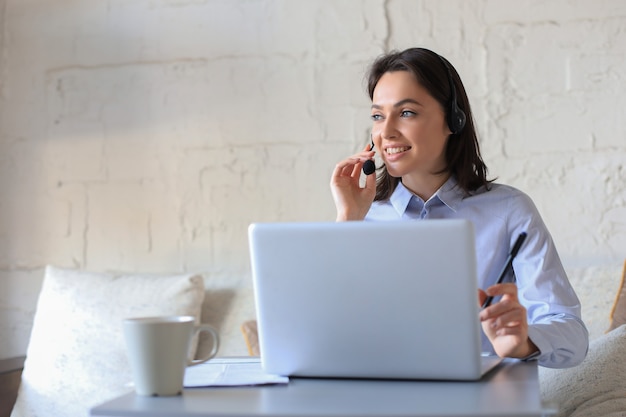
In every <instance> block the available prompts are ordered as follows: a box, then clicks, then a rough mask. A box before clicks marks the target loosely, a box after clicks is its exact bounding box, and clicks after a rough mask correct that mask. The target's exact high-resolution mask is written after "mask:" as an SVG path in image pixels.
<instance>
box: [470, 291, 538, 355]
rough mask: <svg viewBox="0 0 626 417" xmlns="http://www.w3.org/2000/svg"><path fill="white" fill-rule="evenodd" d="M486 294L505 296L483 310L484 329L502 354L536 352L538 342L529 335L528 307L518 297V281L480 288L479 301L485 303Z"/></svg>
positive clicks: (499, 353) (497, 351) (498, 353)
mask: <svg viewBox="0 0 626 417" xmlns="http://www.w3.org/2000/svg"><path fill="white" fill-rule="evenodd" d="M487 296H492V297H497V296H502V298H501V299H500V301H499V302H497V303H494V304H491V305H490V306H488V307H487V308H485V309H483V310H482V311H481V312H480V315H479V317H480V321H481V324H482V327H483V331H484V332H485V334H486V335H487V337H488V338H489V340H490V341H491V344H492V345H493V348H494V350H495V351H496V354H497V355H498V356H500V357H503V358H504V357H508V358H525V357H527V356H529V355H531V354H532V353H534V352H536V351H537V350H538V349H537V346H535V344H534V343H533V342H532V341H531V340H530V339H529V338H528V320H527V318H526V308H525V307H524V306H523V305H521V304H520V302H519V299H518V297H517V285H515V284H511V283H507V284H496V285H493V286H491V287H489V288H487V290H486V291H483V290H480V289H479V290H478V301H479V303H480V305H481V306H482V305H483V303H484V301H485V299H486V298H487Z"/></svg>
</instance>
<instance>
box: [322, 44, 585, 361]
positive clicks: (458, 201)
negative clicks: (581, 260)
mask: <svg viewBox="0 0 626 417" xmlns="http://www.w3.org/2000/svg"><path fill="white" fill-rule="evenodd" d="M368 92H369V96H370V98H371V100H372V107H371V109H372V110H371V118H372V124H373V125H372V145H368V146H366V148H365V149H364V150H363V151H362V152H359V153H358V154H356V155H353V156H351V157H349V158H347V159H345V160H343V161H341V162H339V163H338V164H337V166H336V167H335V170H334V172H333V175H332V179H331V190H332V194H333V198H334V200H335V205H336V208H337V220H338V221H347V220H371V221H384V220H401V219H407V220H408V219H439V218H464V219H469V220H470V221H472V222H473V224H474V228H475V231H476V250H477V260H478V276H479V283H478V284H479V287H480V288H485V290H484V291H483V290H479V294H478V302H479V303H480V304H481V305H482V304H483V302H484V300H485V299H486V298H487V296H493V297H500V299H499V301H498V302H494V303H492V304H491V305H490V306H488V307H486V308H484V309H482V310H481V312H480V320H481V323H482V329H483V333H484V335H483V350H485V351H489V352H492V353H495V354H497V355H499V356H501V357H512V358H521V359H530V358H537V359H538V360H539V364H540V365H543V366H547V367H553V368H565V367H570V366H574V365H577V364H579V363H580V362H581V361H582V360H583V359H584V358H585V356H586V353H587V348H588V342H589V336H588V332H587V329H586V327H585V325H584V324H583V322H582V320H581V318H580V302H579V300H578V298H577V296H576V294H575V293H574V291H573V289H572V287H571V285H570V283H569V281H568V279H567V276H566V274H565V271H564V269H563V266H562V264H561V261H560V259H559V256H558V254H557V251H556V248H555V246H554V243H553V241H552V238H551V236H550V234H549V232H548V230H547V228H546V226H545V224H544V223H543V221H542V219H541V217H540V215H539V213H538V211H537V209H536V207H535V205H534V204H533V202H532V201H531V199H530V198H529V197H528V196H527V195H526V194H524V193H522V192H521V191H519V190H516V189H514V188H512V187H509V186H506V185H502V184H497V183H494V182H492V181H490V180H487V178H486V172H487V168H486V166H485V164H484V162H483V160H482V158H481V156H480V150H479V146H478V140H477V136H476V132H475V128H474V124H473V120H472V112H471V109H470V105H469V101H468V98H467V95H466V92H465V88H464V87H463V84H462V82H461V79H460V78H459V76H458V74H457V72H456V70H454V68H453V67H452V66H451V65H450V63H449V62H448V61H446V60H445V59H444V58H442V57H440V56H439V55H437V54H436V53H434V52H432V51H430V50H427V49H423V48H411V49H407V50H405V51H402V52H392V53H390V54H387V55H384V56H382V57H380V58H378V59H377V60H376V61H375V62H374V63H373V65H372V66H371V68H370V71H369V74H368ZM375 151H376V152H378V153H379V155H380V157H381V158H382V161H383V165H382V167H379V168H378V169H377V171H378V172H377V173H376V175H368V176H367V177H366V180H365V185H364V187H361V185H360V183H359V181H360V175H361V170H362V168H363V165H364V164H365V163H366V161H371V160H372V159H373V157H374V154H375ZM368 163H369V164H371V162H368ZM522 232H526V233H527V238H526V240H525V242H524V244H523V245H522V247H521V249H520V251H519V253H518V254H517V257H516V258H515V260H514V261H513V272H514V278H515V279H514V280H513V282H508V283H507V282H505V283H501V284H495V283H496V281H497V275H498V273H499V272H500V270H501V269H502V266H503V265H504V263H505V260H506V258H507V256H508V253H509V251H510V249H511V247H512V246H513V244H514V242H515V240H516V238H517V237H518V236H519V234H520V233H522ZM416 267H419V265H418V266H416Z"/></svg>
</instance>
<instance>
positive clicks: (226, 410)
mask: <svg viewBox="0 0 626 417" xmlns="http://www.w3.org/2000/svg"><path fill="white" fill-rule="evenodd" d="M91 415H92V416H109V417H113V416H127V417H131V416H135V417H147V416H151V417H199V416H204V417H217V416H223V417H240V416H265V417H267V416H273V417H279V416H280V417H284V416H294V417H313V416H321V417H330V416H333V417H353V416H354V417H356V416H367V417H371V416H386V417H394V416H403V417H406V416H541V415H542V407H541V401H540V397H539V382H538V374H537V364H536V362H519V361H515V360H506V361H504V362H503V363H502V364H501V365H499V367H498V368H496V369H495V370H493V371H492V372H491V373H490V374H488V375H487V376H486V377H485V378H483V379H482V380H481V381H478V382H441V381H390V380H348V379H305V378H292V379H291V380H290V382H289V384H288V385H275V386H259V387H234V388H226V387H220V388H192V389H185V390H184V392H183V395H181V396H177V397H141V396H137V395H135V394H134V393H131V394H127V395H124V396H121V397H119V398H116V399H113V400H111V401H109V402H106V403H104V404H102V405H99V406H97V407H95V408H93V409H92V410H91Z"/></svg>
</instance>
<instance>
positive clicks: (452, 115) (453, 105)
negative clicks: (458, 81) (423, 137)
mask: <svg viewBox="0 0 626 417" xmlns="http://www.w3.org/2000/svg"><path fill="white" fill-rule="evenodd" d="M437 56H438V57H439V59H440V60H441V62H442V63H443V65H444V66H445V67H446V73H447V75H448V84H449V85H450V99H449V100H448V108H447V109H446V122H447V123H448V129H450V132H452V134H453V135H456V134H458V133H461V131H462V130H463V128H464V127H465V123H466V121H467V116H465V112H464V111H463V110H461V108H460V107H459V105H458V103H457V101H456V88H454V80H453V78H452V70H450V66H449V65H448V63H447V62H446V60H445V59H443V58H442V57H441V56H440V55H437Z"/></svg>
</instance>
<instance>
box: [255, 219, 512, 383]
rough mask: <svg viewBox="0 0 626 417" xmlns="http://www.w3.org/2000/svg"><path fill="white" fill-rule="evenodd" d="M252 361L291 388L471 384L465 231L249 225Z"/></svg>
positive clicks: (438, 223)
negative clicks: (257, 356) (257, 354)
mask: <svg viewBox="0 0 626 417" xmlns="http://www.w3.org/2000/svg"><path fill="white" fill-rule="evenodd" d="M248 238H249V245H250V257H251V267H252V277H253V285H254V295H255V302H256V313H257V322H258V331H259V346H260V351H261V362H262V366H263V369H264V371H265V372H267V373H271V374H277V375H285V376H296V377H324V378H381V379H419V380H422V379H423V380H459V381H460V380H478V379H480V378H481V377H482V375H484V374H485V373H486V372H487V371H488V370H490V369H492V368H493V367H494V366H496V365H497V363H498V362H499V361H500V359H499V358H497V357H493V356H492V357H488V358H487V357H485V356H483V355H481V339H480V338H481V329H480V323H479V319H478V312H479V306H478V298H477V278H476V251H475V239H474V230H473V226H472V224H471V223H470V222H469V221H467V220H458V219H445V220H423V221H415V222H400V221H398V222H396V221H389V222H366V221H363V222H340V223H325V222H318V223H253V224H251V225H250V227H249V229H248Z"/></svg>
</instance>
